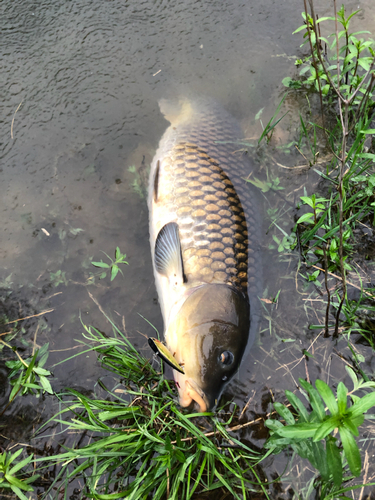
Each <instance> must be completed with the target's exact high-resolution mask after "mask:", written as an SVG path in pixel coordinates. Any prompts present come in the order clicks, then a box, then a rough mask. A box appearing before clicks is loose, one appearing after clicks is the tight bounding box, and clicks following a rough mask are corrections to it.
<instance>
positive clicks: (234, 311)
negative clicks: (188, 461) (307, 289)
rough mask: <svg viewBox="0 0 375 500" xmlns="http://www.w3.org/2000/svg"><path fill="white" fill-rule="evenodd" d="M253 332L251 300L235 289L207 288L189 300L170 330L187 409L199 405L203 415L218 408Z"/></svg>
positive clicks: (177, 378)
mask: <svg viewBox="0 0 375 500" xmlns="http://www.w3.org/2000/svg"><path fill="white" fill-rule="evenodd" d="M249 330H250V306H249V301H248V298H247V296H246V295H245V294H243V293H242V292H240V291H239V290H237V289H235V288H233V287H232V286H229V285H224V284H209V285H203V286H200V287H198V288H197V289H195V290H194V291H193V292H192V293H191V294H190V295H189V296H188V297H187V299H186V300H185V301H184V303H183V304H182V306H181V308H180V309H179V311H178V313H177V314H176V315H175V316H174V318H173V319H172V321H171V322H170V323H169V325H168V328H167V331H166V339H167V344H168V347H169V349H170V350H171V352H172V353H173V355H174V357H175V359H176V361H177V362H178V363H179V364H180V365H181V366H182V367H183V370H184V374H181V373H178V372H177V371H174V375H175V380H176V385H177V387H178V390H179V398H180V404H181V406H183V407H187V406H190V405H191V404H192V403H193V402H194V401H195V403H197V404H198V406H199V410H200V411H201V412H204V411H208V410H210V409H212V408H213V407H214V406H215V404H216V403H217V400H218V398H219V396H220V393H221V391H222V389H223V387H224V385H225V384H226V383H227V382H228V381H229V380H230V378H231V377H232V376H233V374H234V373H235V372H236V370H237V368H238V366H239V364H240V361H241V359H242V355H243V353H244V350H245V347H246V344H247V340H248V336H249Z"/></svg>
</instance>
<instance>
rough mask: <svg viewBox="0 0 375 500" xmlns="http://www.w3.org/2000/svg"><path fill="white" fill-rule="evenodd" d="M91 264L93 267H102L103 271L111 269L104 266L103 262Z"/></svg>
mask: <svg viewBox="0 0 375 500" xmlns="http://www.w3.org/2000/svg"><path fill="white" fill-rule="evenodd" d="M91 264H92V265H93V266H95V267H102V268H104V269H108V268H109V267H111V266H110V265H109V264H106V263H105V262H102V261H100V262H91Z"/></svg>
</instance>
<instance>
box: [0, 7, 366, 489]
mask: <svg viewBox="0 0 375 500" xmlns="http://www.w3.org/2000/svg"><path fill="white" fill-rule="evenodd" d="M370 4H371V1H370V0H368V1H367V2H362V1H360V2H359V1H356V2H354V1H350V2H347V4H346V5H347V8H348V9H349V10H354V9H357V8H362V9H363V12H362V13H361V14H360V15H359V16H358V19H357V20H355V23H356V25H355V27H356V28H358V29H366V28H367V29H371V27H372V26H373V25H374V21H375V17H374V16H375V14H374V11H373V10H371V9H370ZM0 9H1V13H0V19H1V21H0V22H1V31H2V43H1V49H2V70H1V81H2V83H1V90H0V92H1V104H2V113H1V132H0V133H1V149H0V162H1V164H0V179H1V198H0V213H1V218H0V234H1V235H2V236H1V244H0V269H1V271H0V288H1V296H2V310H1V311H0V313H1V314H3V315H4V314H5V315H6V316H7V317H8V318H9V319H11V320H13V319H17V318H20V317H26V316H32V315H35V314H38V313H40V312H43V311H47V310H48V311H49V310H52V311H50V312H48V313H46V314H44V315H42V316H40V317H36V318H31V319H29V320H27V322H25V323H23V326H24V328H23V330H22V331H21V332H20V334H19V336H18V340H17V342H18V345H19V347H20V348H21V349H25V353H28V352H29V351H28V349H29V347H28V346H32V345H33V344H35V345H36V346H40V345H43V344H44V343H45V342H49V343H50V344H49V347H50V352H51V354H50V358H49V361H48V363H49V366H54V364H56V363H58V362H59V361H61V360H62V359H65V358H67V357H69V356H72V355H73V354H75V353H77V352H78V351H79V350H80V349H82V347H81V346H80V344H79V343H78V340H81V332H82V325H81V322H80V321H81V319H82V321H84V322H85V323H91V324H94V325H96V326H97V327H98V328H100V329H101V330H103V331H106V332H108V333H109V332H110V326H109V323H108V322H107V321H106V319H105V318H104V316H103V314H102V312H101V309H102V310H103V311H105V312H106V313H107V314H108V315H109V316H110V317H111V318H112V319H114V320H115V321H116V323H118V324H119V325H120V327H122V328H124V329H125V330H126V332H127V334H128V336H129V338H130V339H131V340H132V341H133V342H134V344H135V345H136V346H137V347H138V348H139V349H143V348H145V345H146V341H145V336H149V335H151V333H152V329H151V327H150V326H149V325H148V324H147V323H146V322H145V321H144V320H143V319H142V318H141V316H140V314H141V315H142V316H144V317H146V318H147V319H148V320H149V321H150V322H151V323H153V324H154V325H155V326H156V327H157V328H158V329H159V330H161V329H162V320H161V315H160V310H159V306H158V303H157V298H156V291H155V287H154V282H153V276H152V268H151V259H150V250H149V243H148V227H147V226H148V214H147V206H146V201H145V183H146V182H147V181H146V179H147V171H148V167H149V164H150V161H151V158H152V156H153V154H154V152H155V149H156V147H157V144H158V141H159V139H160V137H161V135H162V133H163V131H164V130H165V128H166V127H167V125H168V124H167V122H166V121H165V120H164V119H163V117H162V115H161V113H160V112H159V109H158V104H157V102H158V99H160V98H162V97H168V95H176V94H179V93H182V94H183V93H185V92H189V93H191V92H193V93H196V94H207V95H209V96H211V97H214V98H215V99H217V100H218V101H219V102H220V103H221V104H222V105H223V106H224V107H225V108H226V109H227V110H228V111H230V112H231V113H232V114H233V115H234V116H235V117H236V118H237V119H238V120H239V122H240V123H241V124H242V126H243V130H244V137H247V138H257V137H259V135H260V133H261V130H262V129H261V124H260V121H259V120H257V121H255V119H254V116H255V115H256V114H257V113H258V112H259V111H260V109H261V108H264V110H263V114H262V121H263V123H267V121H268V119H269V118H270V117H271V116H272V114H273V112H274V110H275V108H276V106H277V104H278V102H279V100H280V96H281V95H282V93H283V91H284V88H283V87H282V85H281V79H282V78H283V77H284V76H288V75H289V76H290V75H293V74H294V71H295V70H294V61H295V58H296V56H298V57H300V56H301V55H302V54H303V53H304V52H303V51H304V50H305V49H300V48H299V45H300V43H301V38H300V37H299V35H294V36H292V34H291V33H292V31H293V30H294V29H296V27H298V26H299V25H300V24H301V16H300V12H301V11H302V2H301V1H300V0H285V1H283V2H282V3H281V2H275V1H274V0H264V1H263V2H261V3H259V2H243V1H239V0H231V1H229V0H228V1H226V0H223V1H213V2H196V1H193V0H188V1H182V0H180V1H178V0H177V1H173V2H172V1H168V0H139V1H138V0H137V1H135V0H131V1H128V2H123V1H120V0H113V1H105V2H102V1H93V2H87V1H86V2H79V3H76V2H63V3H62V2H53V1H44V2H34V3H28V2H3V3H2V4H1V6H0ZM316 9H317V11H319V14H320V15H321V16H324V15H330V14H331V12H330V10H329V6H327V5H326V2H323V1H321V2H317V5H316ZM316 104H317V103H315V102H314V99H312V102H311V105H312V107H313V110H314V109H315V106H316ZM286 107H287V109H289V111H290V113H289V115H288V117H287V118H286V120H285V121H284V122H283V123H284V125H283V126H280V127H278V129H277V130H276V132H275V135H274V137H273V141H272V143H271V145H270V147H269V148H268V150H267V152H261V153H260V154H258V155H254V154H253V150H252V148H251V147H249V154H252V155H253V156H254V161H255V163H256V165H257V167H256V168H257V170H258V176H259V177H260V178H262V179H266V175H267V172H268V174H269V175H272V176H273V177H274V178H279V180H280V185H282V186H284V187H286V189H285V190H284V191H283V192H282V197H280V196H278V195H268V194H266V195H265V199H264V205H263V206H262V207H260V210H262V211H263V212H264V213H263V220H264V227H263V233H264V234H263V236H264V241H263V242H262V244H263V245H264V252H265V253H264V261H265V265H264V268H265V269H264V288H265V290H264V296H263V298H264V299H266V300H265V301H263V306H264V307H263V306H262V307H263V308H264V319H263V322H262V325H261V330H262V332H261V333H260V336H259V340H258V342H257V344H256V345H255V346H254V348H253V349H252V351H251V352H250V353H249V354H248V356H247V357H246V359H245V360H244V362H243V365H242V368H241V370H240V373H239V376H238V377H237V378H236V380H234V381H233V382H232V384H231V385H230V387H229V388H228V390H227V392H226V394H227V397H229V396H230V395H233V394H234V395H235V401H236V402H237V403H238V404H239V405H240V406H241V407H244V405H245V404H246V403H248V406H247V407H246V409H245V411H244V414H243V419H244V420H243V421H246V420H251V419H253V418H254V417H256V416H258V415H265V413H267V411H268V410H269V408H270V406H269V403H270V401H272V399H273V398H276V399H278V400H280V401H282V400H283V397H282V396H283V391H284V390H285V389H290V390H293V389H294V388H295V381H296V380H297V379H298V377H299V376H302V377H306V376H307V377H311V379H314V378H316V377H317V376H320V377H321V378H325V379H326V380H327V378H329V377H331V378H330V381H331V382H332V380H333V381H337V380H339V379H340V377H341V378H343V377H344V376H345V371H344V364H345V363H344V362H343V360H342V358H340V357H339V354H341V350H342V349H344V348H345V346H344V344H342V345H341V344H339V345H338V346H337V345H336V346H334V345H333V344H332V342H331V341H329V340H326V339H322V335H321V336H320V337H319V339H318V340H317V341H316V342H315V344H314V345H313V346H312V347H311V352H312V354H314V355H315V358H310V359H309V360H306V359H304V358H301V352H302V349H307V348H309V346H310V344H311V343H312V342H313V341H314V339H315V338H316V336H317V334H318V333H320V330H309V329H308V326H309V324H311V323H317V324H318V323H320V322H321V316H320V313H319V310H320V309H319V307H318V306H316V307H315V303H314V301H315V300H316V296H315V295H314V294H313V295H311V294H312V293H313V292H314V288H313V286H310V288H305V285H304V281H303V279H301V278H300V276H299V274H298V256H297V255H289V256H286V257H284V258H282V257H280V255H279V253H278V251H277V249H272V248H270V246H272V244H273V243H274V241H275V240H274V238H273V236H277V237H280V234H279V233H278V232H277V230H276V229H275V226H272V228H271V230H268V229H269V226H270V224H271V223H272V219H271V218H270V215H269V212H267V210H270V209H272V208H274V209H276V208H277V209H278V210H281V213H282V214H283V215H282V216H280V220H278V223H279V224H281V225H282V227H283V229H284V230H285V231H289V230H290V228H291V227H292V225H293V216H294V212H293V210H292V209H291V205H294V201H295V200H297V199H298V196H299V195H301V194H303V187H304V186H306V189H307V191H308V192H309V193H311V192H313V187H314V186H315V185H316V183H317V181H318V176H317V175H316V174H315V173H314V171H313V170H309V169H307V168H303V167H302V168H298V169H295V170H291V168H294V167H296V166H297V167H300V166H301V165H302V166H303V165H304V161H303V158H302V156H298V153H295V152H292V153H291V154H290V155H289V156H288V155H285V154H284V153H285V152H284V153H282V150H281V149H280V147H282V146H283V145H286V144H288V143H289V142H290V141H291V140H293V139H295V138H296V129H297V123H298V122H297V119H298V110H306V109H307V104H306V99H305V97H304V95H301V94H300V93H297V92H296V93H295V94H291V95H290V97H289V98H288V100H287V102H286ZM316 109H317V108H316ZM250 143H251V141H250ZM253 143H254V144H255V141H253ZM280 151H281V152H280ZM281 154H283V156H279V155H281ZM271 155H272V157H273V158H276V160H279V161H278V163H279V164H281V165H284V167H287V168H283V167H280V166H278V165H277V164H275V162H274V161H271V160H270V158H271ZM284 198H285V199H287V201H285V200H284ZM267 230H268V231H267ZM116 246H119V247H120V249H121V251H122V252H123V253H126V255H127V259H126V260H127V261H128V262H129V265H128V266H125V265H124V266H123V267H122V270H123V276H121V275H118V276H117V277H116V279H115V280H114V281H113V282H112V283H111V282H110V280H109V277H108V276H107V277H106V278H104V279H101V280H99V279H98V274H97V271H98V270H97V269H95V268H94V267H93V266H92V265H91V264H90V262H91V261H92V260H96V261H97V260H100V259H103V260H106V261H107V262H108V259H107V258H106V256H105V255H104V254H103V252H106V253H107V254H109V255H110V256H111V257H113V255H114V250H115V248H116ZM369 272H371V269H370V270H369ZM279 290H281V292H280V296H279V300H278V303H277V306H276V305H273V304H271V303H270V300H271V299H272V298H273V297H275V296H276V295H277V292H278V291H279ZM19 328H21V324H20V326H19ZM2 331H7V330H2ZM317 332H318V333H317ZM20 336H21V339H20ZM285 339H287V340H289V341H288V342H283V341H282V340H284V341H285ZM145 349H147V348H145ZM358 349H359V350H360V351H361V352H362V354H363V355H364V356H365V357H366V363H367V365H368V366H367V369H368V370H371V369H373V365H374V362H373V360H372V358H371V357H370V355H369V352H368V351H366V347H364V346H359V347H358ZM336 351H337V352H338V353H339V354H337V352H336ZM146 352H148V351H146ZM346 355H347V353H346ZM4 358H6V359H10V358H11V354H10V351H4V354H3V360H4ZM0 370H1V371H0V377H2V378H0V384H1V388H0V406H2V405H4V404H5V402H6V401H7V397H8V395H9V391H10V388H9V387H8V385H7V383H6V379H5V371H4V369H3V367H0ZM53 370H54V377H55V378H54V379H53V387H54V389H55V390H59V389H61V388H63V387H66V386H74V387H77V388H82V389H90V388H92V387H93V385H94V384H95V381H96V380H97V377H98V376H99V375H100V374H102V372H101V369H100V367H99V366H98V364H97V363H96V358H95V356H93V355H90V354H89V355H86V354H85V355H83V356H80V357H79V358H74V359H72V360H70V361H68V362H66V363H64V364H59V365H57V366H55V367H54V368H53ZM348 385H349V383H348ZM54 410H55V408H54V407H52V406H51V403H50V401H49V400H48V399H47V400H46V401H40V402H35V399H33V398H26V399H22V400H21V399H18V400H16V402H15V403H14V404H13V405H12V407H11V408H10V409H9V410H8V412H7V413H6V415H7V417H6V422H11V421H14V418H15V419H17V422H19V426H18V431H17V432H18V434H17V432H15V431H14V427H12V429H10V428H9V427H6V430H4V431H3V432H4V434H5V435H6V436H7V437H13V439H20V437H22V439H23V440H25V439H27V436H28V434H29V433H30V432H31V429H32V428H33V427H35V425H36V423H37V422H38V421H39V420H40V418H41V417H40V414H41V413H42V414H43V415H45V416H47V415H48V414H50V413H51V412H52V411H54ZM249 428H250V427H249ZM249 428H246V430H245V429H244V430H243V437H244V438H246V439H250V438H251V439H252V441H253V442H254V443H257V444H259V445H261V444H262V443H263V438H264V432H263V430H262V429H261V428H257V427H256V428H254V430H251V431H249ZM14 432H15V434H13V433H14ZM6 442H7V441H6ZM23 442H24V441H23ZM284 462H285V458H278V457H277V458H276V459H274V461H269V462H268V464H267V466H268V468H269V469H266V471H267V470H268V472H267V473H268V474H271V473H273V472H275V471H278V472H281V471H282V470H283V467H284V465H283V464H284ZM293 474H294V475H293ZM294 476H297V472H296V471H295V470H294V471H292V472H291V479H290V480H289V483H288V482H286V483H285V484H283V486H282V490H283V491H284V492H285V495H287V494H290V491H291V490H292V489H293V486H291V484H292V483H293V481H294ZM293 484H294V483H293ZM288 491H289V493H287V492H288Z"/></svg>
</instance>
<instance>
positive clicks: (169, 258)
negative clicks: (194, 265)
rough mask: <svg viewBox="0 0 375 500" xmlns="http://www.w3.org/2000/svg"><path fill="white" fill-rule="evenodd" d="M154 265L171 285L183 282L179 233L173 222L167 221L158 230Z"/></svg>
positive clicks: (176, 225)
mask: <svg viewBox="0 0 375 500" xmlns="http://www.w3.org/2000/svg"><path fill="white" fill-rule="evenodd" d="M155 267H156V270H157V271H158V273H160V274H163V275H164V276H166V277H167V278H169V282H170V284H171V285H172V286H173V287H176V286H178V285H180V284H182V283H183V282H184V268H183V262H182V255H181V242H180V235H179V231H178V224H176V223H175V222H169V223H168V224H166V225H165V226H163V227H162V228H161V229H160V231H159V234H158V237H157V238H156V242H155Z"/></svg>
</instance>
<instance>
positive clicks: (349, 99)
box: [284, 1, 375, 336]
mask: <svg viewBox="0 0 375 500" xmlns="http://www.w3.org/2000/svg"><path fill="white" fill-rule="evenodd" d="M309 5H310V11H311V12H310V13H309V12H308V11H307V8H306V2H305V12H303V13H302V16H303V18H304V21H305V23H304V24H303V25H302V26H300V27H299V28H298V29H297V30H296V31H295V33H298V32H301V31H305V34H304V38H305V41H304V43H303V44H302V45H305V44H309V47H310V54H309V55H308V56H307V57H305V58H304V59H300V60H298V61H297V65H298V66H301V68H302V69H301V70H300V76H301V77H302V78H301V79H300V80H292V79H290V78H289V79H284V84H285V85H286V86H288V87H291V88H308V87H309V86H312V87H313V88H314V89H315V90H316V91H317V92H318V93H319V97H320V102H321V111H322V124H323V126H322V125H320V128H321V129H322V130H323V131H324V133H325V135H326V139H327V144H328V146H329V148H330V150H331V153H332V161H331V162H330V164H328V165H327V167H326V169H325V171H321V170H316V169H315V171H316V172H317V173H318V174H319V175H320V176H321V179H322V183H321V187H324V193H325V194H324V195H322V193H313V194H312V195H308V193H306V192H305V195H304V196H301V198H300V200H301V201H300V204H299V206H298V207H297V208H301V209H302V210H303V213H302V215H300V216H299V217H298V220H297V221H296V225H295V227H294V228H293V231H292V234H291V236H292V237H293V236H294V240H295V241H294V244H292V245H291V248H293V247H294V248H295V247H296V246H297V245H298V247H299V250H300V252H301V256H302V258H303V260H304V262H305V263H306V265H307V266H308V267H311V266H313V274H312V275H311V277H310V276H308V279H309V280H311V281H315V280H316V278H317V276H318V274H317V272H316V267H319V268H320V269H322V270H324V272H325V274H326V275H327V274H328V273H340V275H341V282H342V291H341V295H340V296H338V295H337V293H336V294H334V295H333V296H332V297H331V296H330V293H329V291H328V289H327V298H328V300H327V314H326V326H325V328H326V335H328V329H329V325H328V311H329V309H330V307H331V305H333V307H334V309H335V310H336V326H335V333H334V335H335V336H337V335H338V328H339V320H340V319H343V318H342V315H341V313H342V311H343V309H346V311H348V310H349V309H350V306H349V299H348V295H347V272H348V271H352V265H351V264H350V255H351V253H352V252H353V246H354V243H355V239H354V230H355V229H356V227H357V225H358V223H362V224H363V223H365V224H367V225H370V226H371V225H372V226H373V227H374V223H375V215H374V207H375V189H374V188H375V166H374V165H375V154H374V150H373V143H372V141H369V138H370V137H371V136H372V135H373V134H374V133H375V129H373V128H371V123H372V119H373V116H374V108H375V102H374V85H375V71H374V64H375V51H374V47H375V42H374V41H373V40H371V39H368V40H365V39H363V38H361V37H360V35H363V34H367V33H368V32H366V31H359V32H355V33H352V32H350V30H349V28H350V22H351V19H352V18H353V16H355V15H356V14H357V13H358V12H359V11H356V12H353V13H352V14H350V15H348V16H346V13H345V8H344V6H342V7H341V9H340V10H337V9H336V1H334V16H333V17H323V18H318V17H317V16H316V14H315V11H314V2H313V1H310V2H309ZM330 21H334V23H335V24H334V28H335V31H334V32H333V33H331V34H330V35H328V36H327V37H326V36H322V34H321V30H323V26H324V25H325V24H326V23H329V22H330ZM339 26H340V28H341V31H339ZM333 106H336V108H335V109H336V110H337V111H338V116H337V115H336V117H335V122H336V123H335V124H334V126H333V127H332V129H330V130H328V129H327V128H326V127H325V123H326V122H327V120H328V119H329V116H328V115H327V112H326V110H327V109H328V110H329V109H331V110H332V107H333ZM300 120H301V127H302V131H303V135H304V136H305V137H306V140H307V141H308V143H309V144H310V148H311V153H312V157H313V158H316V155H317V153H316V128H317V127H318V125H316V124H315V123H309V124H307V125H306V124H305V122H304V121H303V119H302V116H300ZM308 129H309V130H308ZM311 134H313V138H311ZM309 137H310V138H309ZM310 165H313V162H310ZM314 268H315V269H314ZM326 288H327V282H326ZM367 296H369V294H367ZM331 299H332V302H331ZM337 304H338V305H337ZM344 304H345V305H344ZM345 316H346V315H345Z"/></svg>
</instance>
